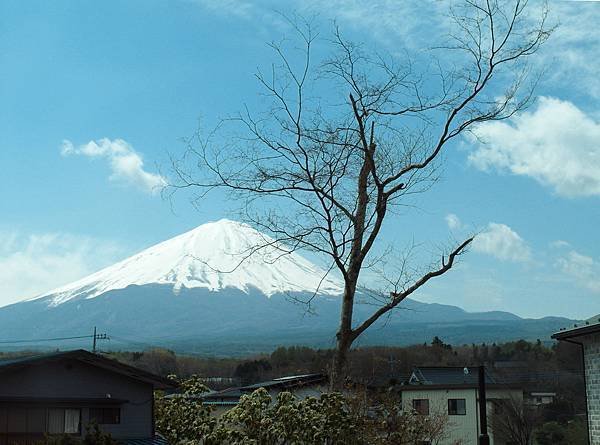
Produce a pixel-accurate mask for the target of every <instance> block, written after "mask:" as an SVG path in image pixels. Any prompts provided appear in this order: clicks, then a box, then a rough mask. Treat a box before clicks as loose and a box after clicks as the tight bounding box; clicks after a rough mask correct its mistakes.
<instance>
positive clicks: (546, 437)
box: [535, 419, 588, 445]
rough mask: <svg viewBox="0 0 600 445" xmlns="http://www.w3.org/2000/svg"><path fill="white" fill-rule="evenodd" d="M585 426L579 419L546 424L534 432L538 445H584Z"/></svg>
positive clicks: (585, 441) (585, 439) (585, 440)
mask: <svg viewBox="0 0 600 445" xmlns="http://www.w3.org/2000/svg"><path fill="white" fill-rule="evenodd" d="M587 434H588V433H587V425H586V422H585V421H583V420H581V419H575V420H572V421H570V422H567V423H559V422H547V423H545V424H544V425H542V427H541V428H540V429H539V430H538V431H537V432H536V434H535V440H536V442H537V443H538V445H585V444H587Z"/></svg>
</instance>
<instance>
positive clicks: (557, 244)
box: [550, 0, 600, 249]
mask: <svg viewBox="0 0 600 445" xmlns="http://www.w3.org/2000/svg"><path fill="white" fill-rule="evenodd" d="M599 1H600V0H599ZM550 247H553V248H555V249H563V248H567V247H571V244H570V243H569V242H568V241H565V240H562V239H558V240H556V241H552V242H551V243H550Z"/></svg>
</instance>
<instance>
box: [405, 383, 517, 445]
mask: <svg viewBox="0 0 600 445" xmlns="http://www.w3.org/2000/svg"><path fill="white" fill-rule="evenodd" d="M486 396H487V399H488V419H489V415H490V414H491V413H492V412H493V411H492V409H493V406H492V403H491V402H490V400H491V399H508V398H511V397H515V398H517V399H518V400H521V401H522V400H523V394H522V392H521V391H518V390H498V389H489V390H488V391H487V392H486ZM413 399H428V400H429V412H430V414H431V415H448V399H465V402H466V414H465V415H448V433H447V437H445V438H444V439H443V440H442V441H441V442H440V443H439V445H454V444H456V443H460V445H477V439H478V437H479V431H480V430H479V405H478V397H477V390H476V389H475V388H468V389H428V388H426V387H425V388H423V389H418V390H413V389H411V390H410V391H403V393H402V405H403V408H404V409H405V410H410V409H412V401H413ZM488 433H489V436H490V445H503V444H502V443H501V442H500V441H494V436H493V433H492V431H491V429H490V421H489V420H488Z"/></svg>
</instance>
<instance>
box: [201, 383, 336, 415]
mask: <svg viewBox="0 0 600 445" xmlns="http://www.w3.org/2000/svg"><path fill="white" fill-rule="evenodd" d="M259 388H265V389H266V390H267V391H268V392H269V395H270V396H271V397H272V398H273V400H275V398H276V397H277V394H279V393H280V392H283V391H288V392H291V393H292V394H294V395H295V396H296V397H297V398H298V399H305V398H307V397H311V396H312V397H319V396H320V395H321V394H323V393H325V392H327V377H326V376H325V375H324V374H304V375H295V376H287V377H279V378H276V379H273V380H268V381H266V382H259V383H254V384H252V385H247V386H240V387H235V388H228V389H224V390H222V391H216V392H210V393H207V394H203V395H201V396H200V398H201V399H202V402H203V404H205V405H210V406H213V407H214V408H215V411H214V414H215V415H217V416H219V415H221V414H223V413H224V412H226V411H229V410H230V409H231V408H233V407H234V406H236V405H237V404H238V403H239V402H240V399H241V397H242V396H243V395H245V394H250V393H252V392H254V391H256V390H257V389H259Z"/></svg>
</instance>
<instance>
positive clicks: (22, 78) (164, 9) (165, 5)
mask: <svg viewBox="0 0 600 445" xmlns="http://www.w3.org/2000/svg"><path fill="white" fill-rule="evenodd" d="M321 3H322V2H316V1H310V0H293V1H289V2H286V3H285V4H284V3H275V2H271V3H269V2H251V1H243V0H227V1H218V2H217V1H214V2H212V1H209V0H197V1H193V0H189V1H183V0H182V1H175V0H173V1H166V0H139V1H134V0H129V1H126V2H123V1H104V2H89V1H82V2H80V1H74V0H71V1H66V0H56V1H53V2H47V1H33V0H31V1H27V2H23V1H10V0H5V1H3V2H1V3H0V62H1V66H2V67H3V68H2V70H0V98H1V99H2V100H0V168H1V174H0V189H1V190H2V192H3V194H2V195H3V197H2V199H1V200H0V304H8V303H11V302H15V301H18V300H20V299H23V298H27V297H32V296H34V295H36V294H38V293H41V292H44V291H47V290H49V289H51V288H53V287H57V286H59V285H62V284H65V283H67V282H70V281H72V280H74V279H77V278H80V277H82V276H83V275H85V274H87V273H90V272H92V271H95V270H97V269H98V268H100V267H102V266H106V265H109V264H111V263H113V262H114V261H116V260H119V259H122V258H124V257H126V256H128V255H130V254H132V253H135V252H137V251H139V250H141V249H143V248H145V247H148V246H150V245H152V244H154V243H156V242H158V241H161V240H164V239H167V238H170V237H172V236H174V235H177V234H179V233H181V232H183V231H185V230H188V229H190V228H193V227H195V226H197V225H200V224H202V223H204V222H207V221H210V220H215V219H219V218H222V217H228V216H231V215H232V211H233V210H234V209H235V206H234V204H233V203H230V202H227V201H226V200H224V199H223V197H222V196H221V195H219V194H214V195H211V196H210V197H209V198H207V199H206V200H205V201H203V202H202V205H201V206H200V207H199V208H194V207H193V206H192V205H191V204H190V202H189V198H190V196H189V195H187V194H186V193H179V194H176V195H175V197H174V198H173V200H172V201H171V202H169V201H166V200H165V199H163V198H162V197H161V196H160V193H156V189H157V188H158V187H160V186H161V185H162V184H163V183H164V181H166V180H168V169H169V154H175V155H176V154H178V153H182V152H183V150H184V149H185V144H184V143H183V142H182V139H183V138H187V137H189V136H191V135H192V134H193V133H194V132H195V130H196V129H197V127H198V122H199V120H201V121H202V122H203V124H204V125H205V126H210V125H211V124H213V123H215V122H216V121H217V120H218V119H219V118H220V117H225V116H227V115H230V114H233V113H235V112H236V111H238V110H239V109H240V108H241V107H242V106H243V105H244V104H248V105H249V106H250V107H256V108H260V106H261V104H262V102H261V101H262V99H261V96H260V95H259V92H260V89H259V86H258V84H257V82H256V80H255V79H254V77H253V74H254V73H255V71H256V69H257V67H265V66H266V67H268V66H269V64H270V62H271V61H272V60H273V58H274V56H273V54H272V52H271V51H270V50H269V48H268V46H267V45H266V43H267V42H269V41H271V40H274V39H280V38H282V37H284V36H286V35H289V34H290V29H289V27H288V26H287V25H286V23H285V21H283V20H282V18H281V16H280V15H279V14H278V13H277V12H276V11H275V9H276V8H279V10H280V11H282V12H285V13H288V14H290V13H293V12H298V13H300V14H303V15H307V16H308V15H312V14H315V13H316V14H317V18H316V19H315V20H316V23H317V24H318V26H319V27H320V29H321V32H322V34H323V36H326V35H327V33H328V32H329V30H330V27H331V23H332V20H335V21H336V22H337V23H338V24H339V26H340V27H341V29H342V31H343V32H344V34H345V35H346V36H347V37H348V38H350V39H352V40H355V41H358V42H363V43H364V44H365V45H367V46H369V47H374V48H378V49H381V50H383V51H388V52H390V53H398V50H399V48H406V49H407V50H408V51H411V52H413V53H414V54H416V55H417V59H418V60H423V57H425V56H423V53H422V48H424V47H427V46H430V45H432V44H433V40H434V39H435V38H436V36H437V37H440V36H442V35H443V32H444V30H445V26H446V21H445V19H444V16H443V13H444V10H445V8H446V4H447V2H443V1H433V0H432V1H428V2H416V1H415V2H395V1H375V2H358V1H357V2H354V1H350V0H335V1H331V2H327V6H323V5H322V4H321ZM534 6H535V5H534ZM550 9H551V20H552V21H553V23H560V27H559V28H558V30H557V31H556V32H555V33H554V35H553V36H552V37H551V39H550V40H549V42H548V43H547V44H546V46H545V47H544V49H543V50H542V52H541V53H540V54H539V55H538V56H537V57H536V59H535V62H534V64H535V67H536V68H544V69H545V76H544V78H543V81H542V82H541V84H540V85H539V87H538V89H537V95H539V96H540V97H539V99H538V101H537V102H536V103H535V104H533V105H532V107H531V108H529V109H528V110H527V111H526V112H524V113H522V114H520V115H518V116H516V117H515V118H513V119H512V120H510V121H508V122H503V123H498V124H490V125H487V126H484V127H481V128H480V129H478V130H477V131H478V134H479V135H480V136H481V137H482V138H483V139H485V140H486V142H487V143H486V144H485V145H482V144H481V143H479V142H478V141H476V140H474V139H473V138H463V139H462V140H461V141H459V143H457V144H453V145H452V146H450V147H449V150H448V152H447V153H446V155H445V156H446V163H445V166H444V169H443V172H442V177H441V180H440V182H439V183H438V184H437V185H436V186H435V187H434V189H433V190H431V191H430V192H428V193H427V194H425V195H422V196H420V197H419V198H418V201H417V204H418V208H417V209H416V210H414V211H411V212H409V213H408V214H406V215H401V216H399V217H394V218H391V219H390V221H389V223H388V225H387V226H386V229H385V232H384V234H385V240H384V241H385V242H386V243H387V242H389V243H394V242H398V243H399V244H398V246H399V247H402V245H403V243H404V242H406V238H399V237H397V235H396V234H397V233H398V232H399V231H401V232H402V233H410V234H411V238H413V237H414V239H415V240H416V241H417V242H419V243H424V244H423V245H424V251H425V252H426V253H429V252H431V253H432V254H433V253H434V252H437V248H438V247H439V246H440V245H444V243H447V242H448V240H449V239H452V238H461V237H462V236H464V234H466V233H469V232H472V231H478V232H480V233H481V236H480V239H479V240H478V242H477V243H476V244H475V245H474V246H473V248H472V249H471V251H470V252H469V254H468V255H467V256H465V257H464V258H463V259H462V261H461V264H460V265H459V267H458V268H457V269H456V270H454V271H452V272H451V273H450V274H449V275H447V276H445V277H443V278H441V279H439V280H438V281H436V282H435V283H433V284H432V285H431V286H428V287H427V288H426V289H424V290H423V292H421V293H420V294H419V295H417V298H419V299H421V300H423V301H428V302H440V303H447V304H455V305H458V306H461V307H463V308H465V309H467V310H487V309H494V310H508V311H511V312H514V313H517V314H519V315H521V316H531V317H540V316H545V315H562V316H569V317H574V318H587V317H589V316H591V315H594V314H596V313H598V312H600V234H599V230H598V226H599V225H600V205H599V204H600V76H597V72H598V71H599V70H600V61H599V58H598V57H597V56H598V48H600V2H578V1H557V0H553V1H550ZM436 33H437V34H436Z"/></svg>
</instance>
